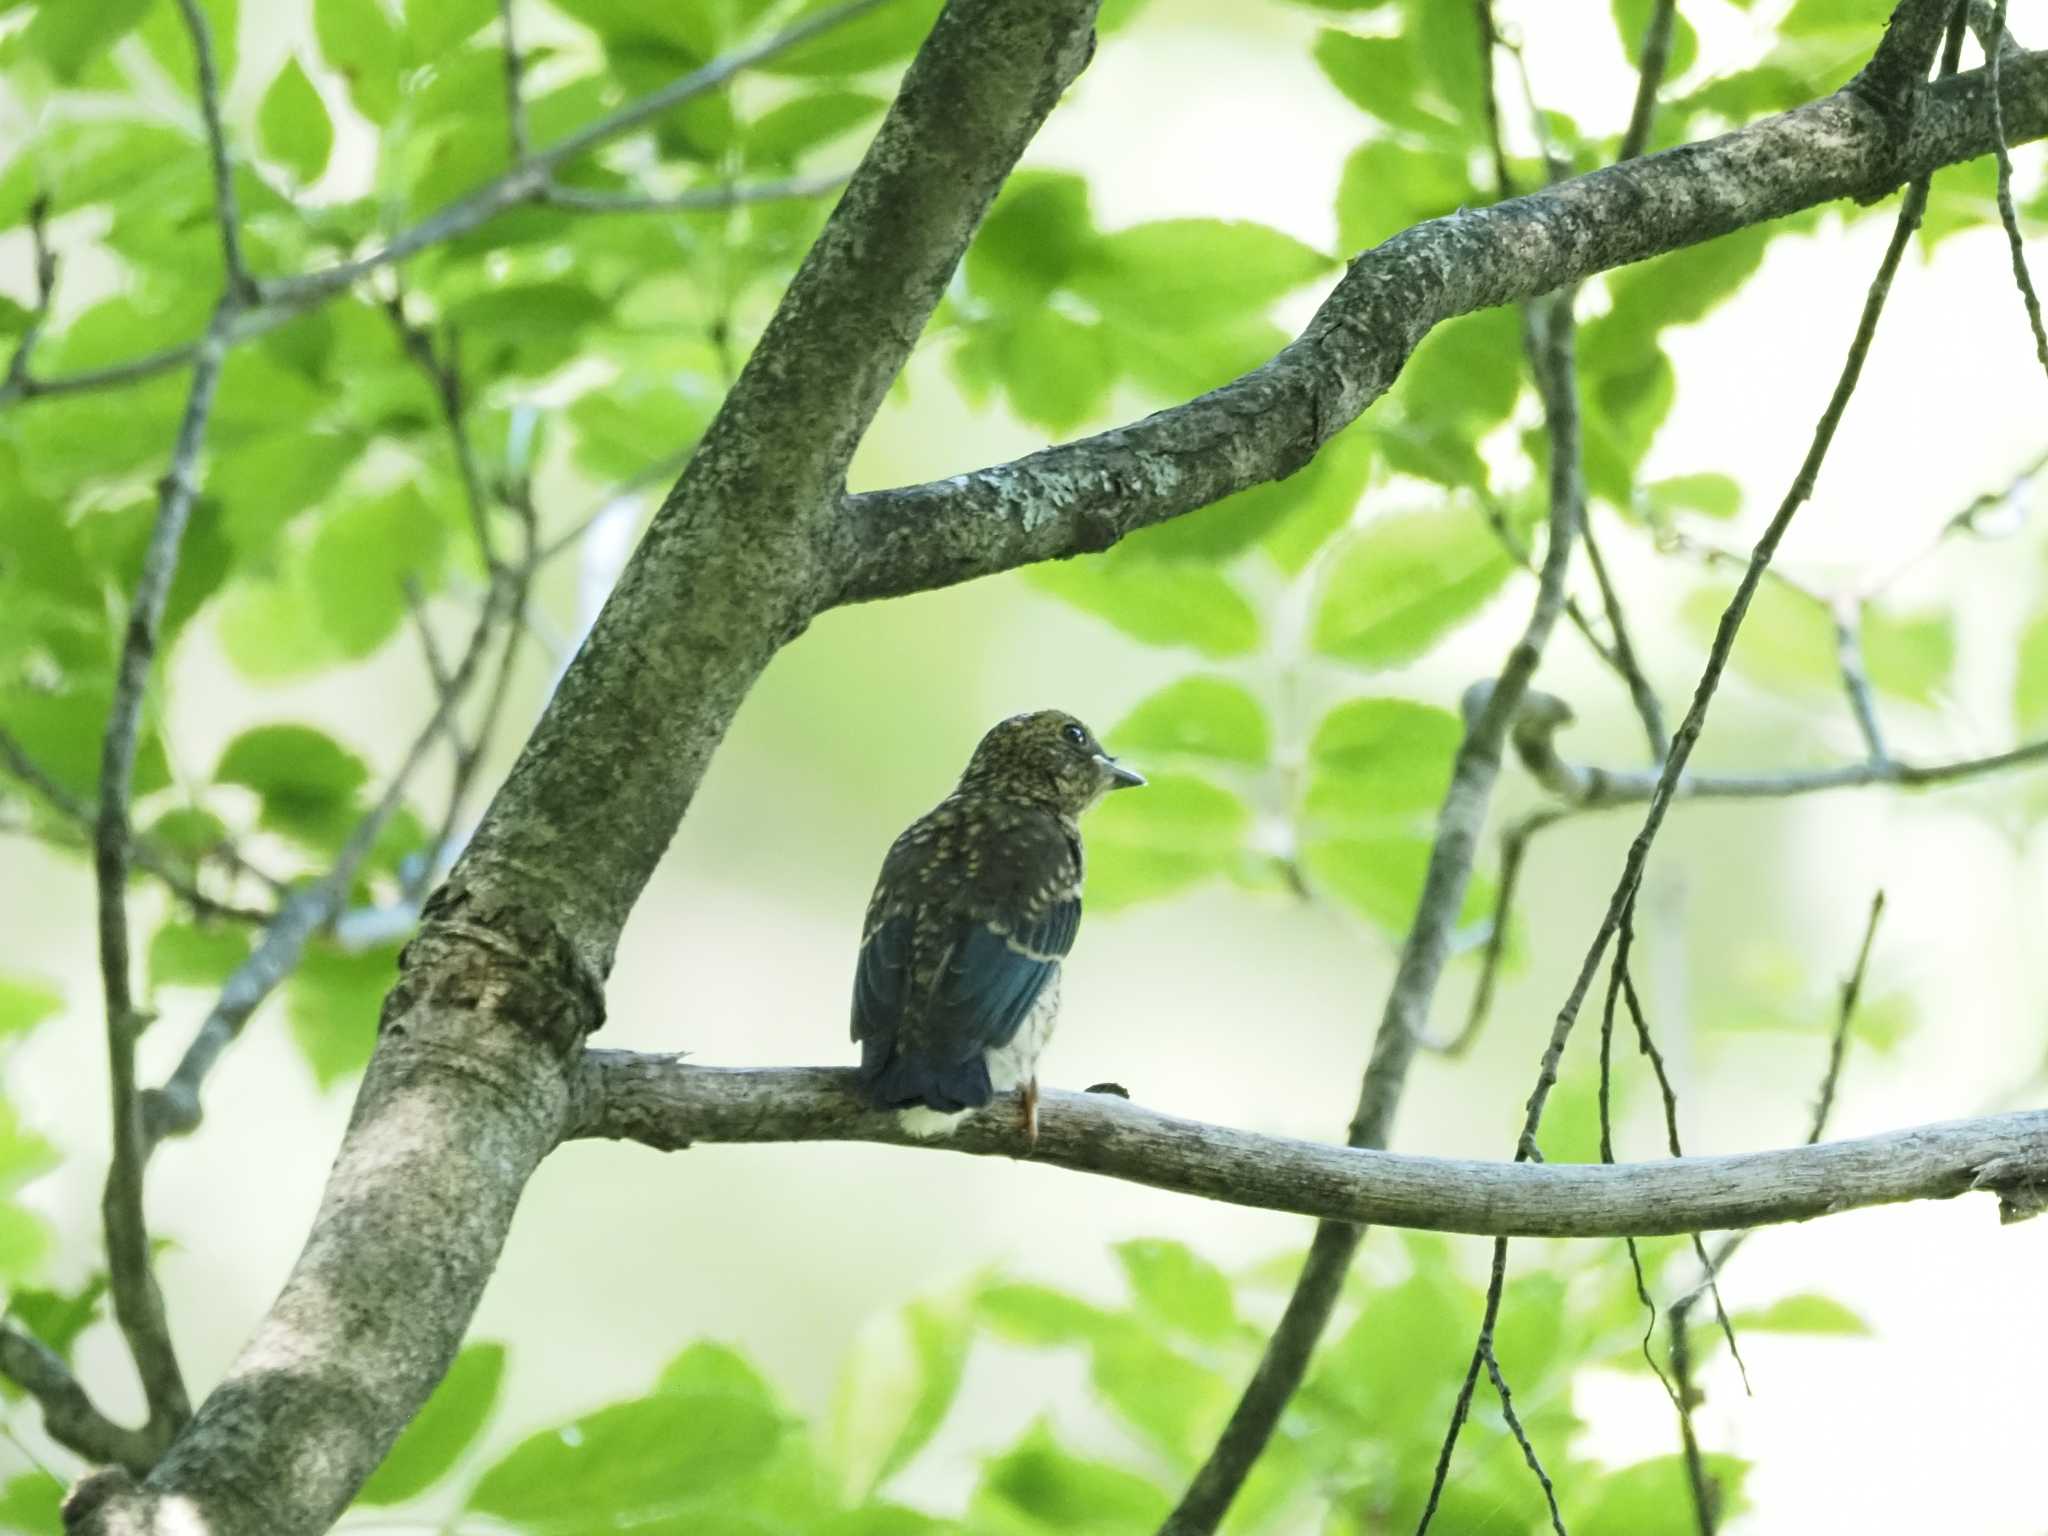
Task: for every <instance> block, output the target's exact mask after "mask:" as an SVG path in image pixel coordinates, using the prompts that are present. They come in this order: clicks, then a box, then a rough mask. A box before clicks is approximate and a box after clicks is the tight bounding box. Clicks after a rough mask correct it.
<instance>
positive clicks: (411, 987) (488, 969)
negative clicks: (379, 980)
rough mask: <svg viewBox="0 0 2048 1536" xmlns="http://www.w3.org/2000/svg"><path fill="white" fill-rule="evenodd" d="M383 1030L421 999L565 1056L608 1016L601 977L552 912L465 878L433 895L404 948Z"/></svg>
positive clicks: (397, 1025) (397, 1024)
mask: <svg viewBox="0 0 2048 1536" xmlns="http://www.w3.org/2000/svg"><path fill="white" fill-rule="evenodd" d="M398 969H399V976H398V982H397V984H396V985H395V986H393V987H392V989H391V992H390V994H389V995H388V996H387V997H386V998H385V999H384V1008H383V1012H382V1014H381V1015H380V1016H379V1018H378V1021H377V1028H378V1031H379V1033H383V1032H384V1031H387V1030H392V1029H402V1028H404V1027H405V1026H404V1020H405V1018H406V1016H407V1015H408V1014H410V1013H411V1012H412V1011H413V1010H414V1009H416V1008H419V1007H421V1006H423V1005H430V1006H433V1007H436V1008H448V1009H453V1010H456V1011H458V1012H461V1013H483V1014H488V1015H489V1016H491V1017H492V1018H494V1019H497V1020H501V1021H503V1022H505V1023H508V1024H510V1025H512V1026H513V1027H515V1028H517V1029H519V1030H521V1031H522V1032H524V1033H526V1034H527V1035H529V1036H531V1037H532V1038H534V1039H537V1040H539V1041H541V1042H542V1043H543V1044H545V1045H546V1046H547V1047H548V1048H549V1049H550V1050H551V1051H553V1052H554V1053H555V1054H556V1055H558V1056H560V1057H562V1058H563V1059H565V1060H566V1059H567V1058H569V1057H570V1056H572V1055H573V1054H574V1053H575V1052H576V1051H578V1050H579V1049H581V1047H582V1044H583V1040H584V1037H585V1036H587V1035H589V1034H590V1033H591V1032H592V1031H593V1030H596V1029H598V1028H600V1027H602V1026H603V1024H604V1016H605V1011H604V978H603V977H601V976H599V975H598V974H597V973H596V972H595V971H593V970H592V969H591V967H590V966H589V965H588V964H587V963H586V962H585V961H584V959H583V957H582V956H581V955H580V954H579V953H578V952H577V950H576V947H575V946H574V945H573V944H571V943H570V942H569V940H568V939H567V937H565V936H564V934H563V933H562V931H561V929H560V928H559V927H558V926H557V925H556V924H555V921H554V919H553V918H552V917H551V916H549V915H548V914H547V913H546V912H544V911H541V910H540V909H538V908H536V907H532V906H528V905H526V904H524V903H521V902H517V901H507V900H493V899H491V898H489V897H487V896H485V895H483V894H481V893H479V892H478V891H476V890H475V889H473V888H472V887H470V886H469V885H468V884H467V883H465V882H462V881H460V880H450V881H449V882H448V883H447V884H445V885H443V886H442V887H441V888H440V889H439V890H437V891H436V892H435V893H434V894H433V895H432V896H430V897H429V898H428V899H427V903H426V906H425V908H424V909H423V910H422V911H421V914H420V931H419V933H418V934H417V935H416V936H415V937H414V938H413V940H412V942H411V943H409V944H407V945H406V946H405V948H404V949H403V950H401V951H400V952H399V956H398Z"/></svg>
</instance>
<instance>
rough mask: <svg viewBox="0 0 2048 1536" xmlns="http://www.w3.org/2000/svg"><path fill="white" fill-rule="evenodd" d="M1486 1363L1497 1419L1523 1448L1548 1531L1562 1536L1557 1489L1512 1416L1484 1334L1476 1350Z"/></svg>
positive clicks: (1508, 1395)
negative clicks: (1496, 1401)
mask: <svg viewBox="0 0 2048 1536" xmlns="http://www.w3.org/2000/svg"><path fill="white" fill-rule="evenodd" d="M1479 1348H1480V1353H1481V1355H1482V1356H1483V1357H1484V1358H1485V1360H1486V1374H1487V1376H1488V1378H1489V1379H1491V1380H1492V1382H1493V1390H1494V1393H1495V1395H1496V1396H1498V1397H1499V1398H1500V1416H1501V1417H1502V1418H1503V1419H1505V1420H1506V1421H1507V1426H1508V1430H1509V1432H1510V1433H1511V1434H1513V1435H1514V1437H1515V1444H1517V1445H1519V1446H1520V1447H1521V1448H1522V1460H1523V1461H1524V1462H1526V1463H1527V1464H1528V1467H1529V1470H1530V1471H1531V1472H1533V1473H1535V1474H1536V1481H1537V1482H1538V1483H1539V1484H1541V1485H1542V1488H1543V1502H1544V1503H1545V1504H1546V1505H1548V1506H1549V1508H1550V1528H1551V1529H1552V1530H1553V1531H1555V1532H1557V1536H1565V1529H1564V1516H1563V1515H1562V1514H1561V1513H1559V1511H1558V1507H1557V1488H1556V1486H1555V1485H1554V1484H1552V1482H1551V1481H1550V1474H1549V1473H1548V1472H1546V1471H1544V1470H1543V1462H1542V1460H1541V1458H1539V1457H1538V1456H1537V1454H1536V1447H1535V1445H1534V1444H1533V1443H1532V1442H1531V1441H1530V1439H1529V1432H1528V1431H1527V1430H1526V1429H1524V1428H1523V1427H1522V1420H1521V1417H1520V1416H1519V1415H1518V1414H1517V1413H1516V1412H1515V1397H1514V1394H1513V1393H1512V1392H1510V1391H1508V1378H1507V1373H1506V1372H1504V1371H1503V1370H1501V1368H1500V1357H1499V1356H1498V1355H1497V1354H1495V1353H1494V1348H1493V1334H1492V1332H1491V1331H1489V1332H1487V1333H1486V1334H1485V1336H1484V1338H1483V1340H1482V1342H1481V1344H1480V1346H1479Z"/></svg>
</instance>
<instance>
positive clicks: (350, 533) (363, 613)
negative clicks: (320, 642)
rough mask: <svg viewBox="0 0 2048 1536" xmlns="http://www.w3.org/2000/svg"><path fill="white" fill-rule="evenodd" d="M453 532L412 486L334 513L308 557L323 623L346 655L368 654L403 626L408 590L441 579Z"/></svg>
mask: <svg viewBox="0 0 2048 1536" xmlns="http://www.w3.org/2000/svg"><path fill="white" fill-rule="evenodd" d="M446 554H447V527H446V525H445V523H443V521H442V519H441V518H440V516H438V515H437V514H436V512H435V511H434V509H433V508H432V507H431V506H429V505H428V503H427V500H426V498H425V497H424V496H422V495H421V494H420V493H419V490H418V489H417V487H415V486H414V485H413V484H412V483H410V482H408V483H406V484H405V485H402V486H400V487H399V488H398V489H397V490H396V491H394V492H392V493H391V494H390V495H388V496H383V497H379V498H377V499H375V500H367V501H354V502H346V503H344V504H343V505H341V506H340V507H337V508H336V509H335V510H334V511H332V512H331V513H329V514H328V515H327V517H326V520H325V521H323V522H322V523H321V525H320V530H319V532H318V533H316V534H315V535H314V537H313V543H312V546H311V548H310V549H309V550H308V551H307V555H306V577H307V584H308V586H309V588H310V590H311V593H312V597H313V602H314V605H315V607H316V608H317V610H318V612H319V618H320V625H321V628H323V629H324V630H325V631H326V632H327V633H328V634H329V635H330V636H331V637H332V638H333V639H334V641H335V643H336V645H337V646H338V647H339V648H340V650H341V653H342V654H343V655H345V656H368V655H369V654H370V653H371V652H373V651H375V650H376V649H377V648H378V647H379V646H381V645H382V644H383V643H384V642H385V641H386V640H389V639H390V638H391V636H392V635H393V634H395V633H396V632H397V631H398V628H399V626H400V625H402V624H403V623H404V622H405V615H406V600H405V585H406V582H407V581H408V580H411V581H416V582H418V583H419V584H420V585H421V586H422V587H423V588H430V587H432V586H433V585H434V584H435V582H436V581H437V580H438V579H439V577H440V574H441V568H442V563H443V560H444V559H445V557H446Z"/></svg>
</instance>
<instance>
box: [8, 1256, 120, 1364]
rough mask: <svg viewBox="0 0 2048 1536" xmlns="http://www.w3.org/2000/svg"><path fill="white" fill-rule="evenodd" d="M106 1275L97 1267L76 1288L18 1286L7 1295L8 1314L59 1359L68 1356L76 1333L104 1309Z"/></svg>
mask: <svg viewBox="0 0 2048 1536" xmlns="http://www.w3.org/2000/svg"><path fill="white" fill-rule="evenodd" d="M106 1295H107V1276H106V1272H105V1271H104V1270H101V1271H98V1272H97V1273H95V1274H94V1275H93V1276H92V1277H91V1278H90V1279H88V1280H87V1281H86V1282H85V1284H84V1285H82V1286H80V1287H79V1288H78V1289H77V1290H75V1291H49V1290H41V1289H38V1288H37V1287H35V1286H26V1285H24V1286H18V1287H16V1288H15V1290H14V1291H13V1292H11V1293H10V1294H9V1296H8V1298H7V1316H9V1317H10V1318H12V1319H13V1320H14V1321H15V1322H17V1323H19V1324H21V1326H22V1327H24V1328H26V1329H27V1330H28V1331H29V1332H30V1333H32V1334H34V1335H35V1336H36V1338H38V1339H39V1340H41V1341H42V1342H43V1343H44V1344H46V1345H47V1346H49V1348H51V1349H52V1350H54V1351H56V1353H57V1355H58V1356H59V1357H60V1358H61V1359H65V1360H69V1359H70V1358H71V1348H72V1346H73V1345H74V1344H76V1343H77V1342H78V1336H79V1335H80V1334H82V1333H84V1332H85V1330H86V1329H88V1328H90V1327H91V1326H92V1325H93V1324H94V1323H95V1322H97V1321H98V1320H99V1318H100V1317H101V1315H102V1314H103V1313H104V1312H105V1310H106V1309H105V1307H104V1305H103V1303H104V1302H105V1300H106Z"/></svg>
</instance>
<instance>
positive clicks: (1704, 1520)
mask: <svg viewBox="0 0 2048 1536" xmlns="http://www.w3.org/2000/svg"><path fill="white" fill-rule="evenodd" d="M1883 916H1884V892H1883V891H1881V890H1880V891H1878V892H1877V893H1876V895H1874V896H1873V897H1872V898H1871V901H1870V916H1869V917H1868V918H1867V919H1866V920H1865V922H1864V925H1863V941H1862V943H1860V944H1859V945H1858V946H1857V948H1856V963H1855V964H1854V965H1853V966H1852V967H1851V968H1850V971H1849V975H1848V979H1847V980H1845V981H1844V982H1843V983H1842V991H1841V1000H1840V1003H1839V1005H1838V1006H1837V1008H1836V1010H1835V1028H1834V1032H1833V1035H1832V1036H1831V1037H1830V1039H1829V1041H1828V1064H1827V1070H1826V1071H1825V1072H1823V1073H1822V1074H1821V1082H1820V1093H1819V1096H1818V1098H1817V1100H1816V1102H1815V1104H1814V1110H1813V1124H1812V1125H1811V1126H1810V1127H1809V1128H1808V1130H1807V1133H1806V1145H1807V1146H1809V1147H1813V1146H1818V1145H1819V1144H1820V1139H1821V1137H1822V1136H1823V1135H1824V1134H1826V1132H1827V1127H1828V1117H1829V1115H1830V1114H1831V1113H1832V1112H1833V1110H1834V1106H1835V1090H1836V1086H1837V1085H1838V1084H1839V1083H1840V1081H1841V1077H1842V1062H1843V1060H1844V1059H1845V1057H1846V1056H1847V1054H1848V1049H1849V1028H1850V1025H1851V1024H1853V1023H1854V1022H1855V1018H1856V1006H1857V1003H1858V1002H1859V1001H1860V1000H1861V998H1862V996H1863V980H1864V977H1865V976H1866V975H1868V974H1869V971H1870V952H1871V950H1872V948H1873V947H1875V945H1876V943H1877V925H1878V920H1879V919H1880V918H1882V917H1883ZM1748 1238H1749V1229H1747V1228H1745V1229H1744V1230H1742V1231H1740V1232H1731V1233H1729V1234H1728V1236H1727V1237H1726V1238H1724V1239H1723V1240H1722V1242H1721V1244H1720V1246H1719V1247H1718V1248H1716V1249H1715V1251H1714V1256H1713V1258H1712V1259H1711V1261H1708V1260H1702V1263H1703V1265H1704V1275H1703V1278H1702V1280H1701V1281H1700V1283H1699V1284H1698V1285H1696V1286H1694V1287H1693V1289H1692V1290H1690V1291H1688V1292H1687V1293H1686V1294H1685V1295H1683V1296H1681V1297H1679V1298H1678V1300H1677V1301H1675V1302H1673V1303H1672V1304H1671V1374H1672V1375H1673V1376H1674V1377H1676V1378H1677V1381H1678V1392H1677V1395H1676V1397H1675V1398H1674V1399H1673V1401H1674V1402H1676V1404H1677V1406H1678V1441H1679V1451H1680V1454H1681V1455H1682V1456H1683V1457H1684V1459H1685V1466H1686V1479H1687V1482H1688V1483H1689V1485H1690V1486H1691V1489H1692V1500H1693V1516H1694V1520H1695V1522H1696V1524H1697V1527H1698V1529H1699V1532H1700V1536H1714V1530H1715V1527H1716V1524H1717V1522H1718V1520H1719V1518H1720V1501H1719V1498H1718V1495H1717V1492H1716V1490H1715V1487H1714V1482H1713V1479H1712V1478H1711V1477H1710V1476H1708V1474H1707V1464H1706V1458H1705V1457H1704V1456H1703V1455H1702V1454H1701V1452H1700V1442H1699V1432H1698V1429H1697V1428H1696V1426H1695V1425H1694V1424H1693V1418H1692V1413H1693V1409H1694V1408H1695V1407H1697V1406H1698V1405H1699V1403H1700V1401H1701V1397H1700V1393H1699V1390H1698V1389H1697V1388H1696V1387H1695V1386H1694V1385H1693V1361H1692V1334H1691V1318H1692V1309H1693V1308H1694V1307H1695V1306H1697V1305H1698V1304H1699V1300H1700V1298H1701V1297H1702V1296H1703V1295H1705V1294H1706V1293H1707V1285H1708V1282H1709V1281H1711V1279H1712V1278H1713V1277H1714V1276H1716V1275H1718V1274H1720V1273H1722V1272H1724V1271H1725V1270H1726V1269H1727V1267H1728V1261H1729V1260H1730V1259H1732V1258H1734V1257H1735V1255H1736V1253H1737V1252H1738V1251H1739V1250H1740V1249H1741V1248H1742V1245H1743V1244H1744V1243H1745V1242H1746V1241H1748ZM1718 1304H1719V1298H1718V1295H1717V1297H1716V1305H1718ZM1745 1379H1746V1378H1745Z"/></svg>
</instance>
